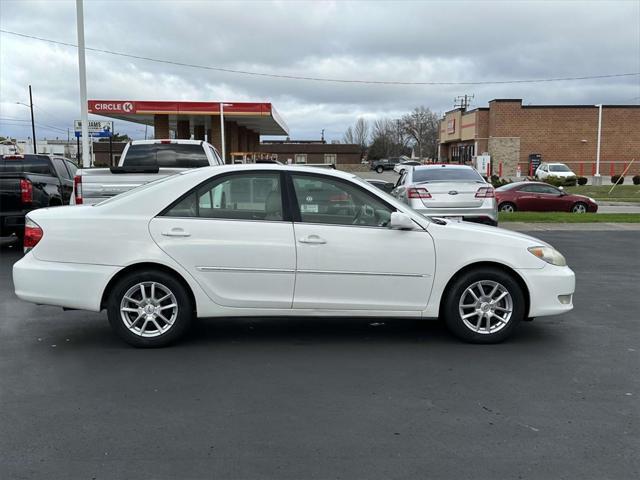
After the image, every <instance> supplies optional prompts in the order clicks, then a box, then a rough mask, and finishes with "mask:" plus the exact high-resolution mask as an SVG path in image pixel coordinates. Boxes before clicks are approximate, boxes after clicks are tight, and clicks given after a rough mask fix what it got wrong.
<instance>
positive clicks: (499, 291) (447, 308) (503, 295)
mask: <svg viewBox="0 0 640 480" xmlns="http://www.w3.org/2000/svg"><path fill="white" fill-rule="evenodd" d="M442 313H443V314H444V320H445V323H446V325H447V328H448V329H449V330H450V331H451V333H453V334H454V335H455V336H457V337H458V338H460V339H462V340H464V341H467V342H471V343H498V342H501V341H503V340H505V339H506V338H508V337H509V336H510V335H511V334H512V333H513V331H514V329H515V328H516V326H517V324H518V323H519V322H520V321H521V320H522V319H523V318H524V317H525V314H526V312H525V296H524V293H523V291H522V288H521V287H520V285H519V284H518V282H517V281H516V280H515V279H514V278H513V277H512V276H511V275H510V274H508V273H506V272H504V271H502V270H499V269H494V268H479V269H477V270H472V271H469V272H467V273H465V274H463V275H462V276H461V277H459V278H458V279H457V280H456V281H455V282H454V284H453V285H451V286H450V288H449V294H448V295H447V297H446V299H445V302H444V304H443V309H442Z"/></svg>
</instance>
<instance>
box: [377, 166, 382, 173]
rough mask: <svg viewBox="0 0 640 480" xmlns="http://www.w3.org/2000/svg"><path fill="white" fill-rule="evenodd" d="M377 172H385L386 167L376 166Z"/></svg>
mask: <svg viewBox="0 0 640 480" xmlns="http://www.w3.org/2000/svg"><path fill="white" fill-rule="evenodd" d="M376 172H378V173H382V172H384V167H376Z"/></svg>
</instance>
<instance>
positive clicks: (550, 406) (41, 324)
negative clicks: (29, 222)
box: [0, 231, 640, 479]
mask: <svg viewBox="0 0 640 480" xmlns="http://www.w3.org/2000/svg"><path fill="white" fill-rule="evenodd" d="M536 235H537V236H539V237H541V238H543V239H544V240H546V241H548V242H550V243H552V244H553V245H554V246H556V247H557V248H558V249H559V250H561V251H562V252H563V253H565V255H566V257H567V259H568V261H569V264H570V265H571V266H572V268H573V269H574V270H575V272H576V274H577V282H578V286H577V292H576V295H575V306H576V307H575V309H574V310H573V311H572V312H571V313H569V314H567V315H564V316H562V317H550V318H541V319H537V320H535V321H534V322H528V323H524V324H522V325H521V326H520V329H519V331H518V333H517V334H516V336H515V337H514V338H513V339H512V340H510V341H508V342H507V343H504V344H501V345H494V346H479V345H467V344H462V343H460V342H458V341H457V340H455V339H453V338H452V337H450V336H449V335H448V334H447V332H446V331H445V329H444V328H443V327H442V325H440V324H439V323H438V322H422V323H421V322H417V321H413V320H412V321H403V320H394V321H387V320H385V319H377V320H375V321H371V320H361V319H348V320H345V319H297V318H296V319H235V320H205V321H201V322H199V324H198V326H197V328H196V329H195V330H194V331H193V333H192V334H191V335H190V336H189V338H188V339H187V340H186V341H184V342H182V343H181V344H179V345H177V346H175V347H172V348H167V349H159V350H136V349H133V348H130V347H128V346H126V345H125V344H123V343H122V342H121V341H120V340H118V339H117V338H116V337H115V336H114V335H113V334H112V333H111V330H110V329H109V326H108V324H107V321H106V316H105V314H104V313H102V314H94V313H86V312H77V311H76V312H66V313H64V312H62V311H61V310H60V309H58V308H53V307H39V306H35V305H32V304H28V303H24V302H21V301H19V300H18V299H17V298H16V297H15V296H14V294H13V287H12V282H11V265H12V264H13V262H15V261H16V260H17V259H18V258H19V257H20V255H21V254H20V252H16V251H15V249H3V250H2V251H1V254H0V257H1V258H0V301H1V302H0V318H1V320H0V432H1V433H2V434H1V435H0V477H1V478H7V479H8V478H97V479H101V478H183V479H190V478H234V479H254V478H278V479H303V478H317V479H329V478H335V479H375V478H384V479H388V478H396V479H403V478H404V479H415V478H432V479H439V478H451V479H466V478H469V479H503V478H505V479H506V478H509V479H549V478H555V479H561V478H564V479H574V478H580V479H591V478H593V479H607V478H611V479H632V478H638V476H639V475H640V460H639V458H638V451H639V449H640V420H639V419H640V402H639V401H638V397H639V396H640V328H639V326H638V322H639V321H640V315H639V313H638V312H639V310H640V292H639V291H638V285H640V247H639V244H638V232H634V231H630V232H606V231H605V232H572V231H563V232H537V233H536Z"/></svg>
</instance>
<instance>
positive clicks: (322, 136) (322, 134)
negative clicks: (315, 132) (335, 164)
mask: <svg viewBox="0 0 640 480" xmlns="http://www.w3.org/2000/svg"><path fill="white" fill-rule="evenodd" d="M320 140H321V141H322V143H324V128H323V129H322V133H321V134H320Z"/></svg>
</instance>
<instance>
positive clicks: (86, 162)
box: [76, 0, 91, 168]
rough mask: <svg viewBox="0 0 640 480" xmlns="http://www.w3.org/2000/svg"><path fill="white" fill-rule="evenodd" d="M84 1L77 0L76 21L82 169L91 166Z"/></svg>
mask: <svg viewBox="0 0 640 480" xmlns="http://www.w3.org/2000/svg"><path fill="white" fill-rule="evenodd" d="M82 1H83V0H76V20H77V28H78V70H79V73H80V120H81V122H82V167H83V168H88V167H90V166H91V156H90V155H91V153H90V152H89V109H88V107H87V69H86V65H85V59H84V12H83V8H82V7H83V5H82Z"/></svg>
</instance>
